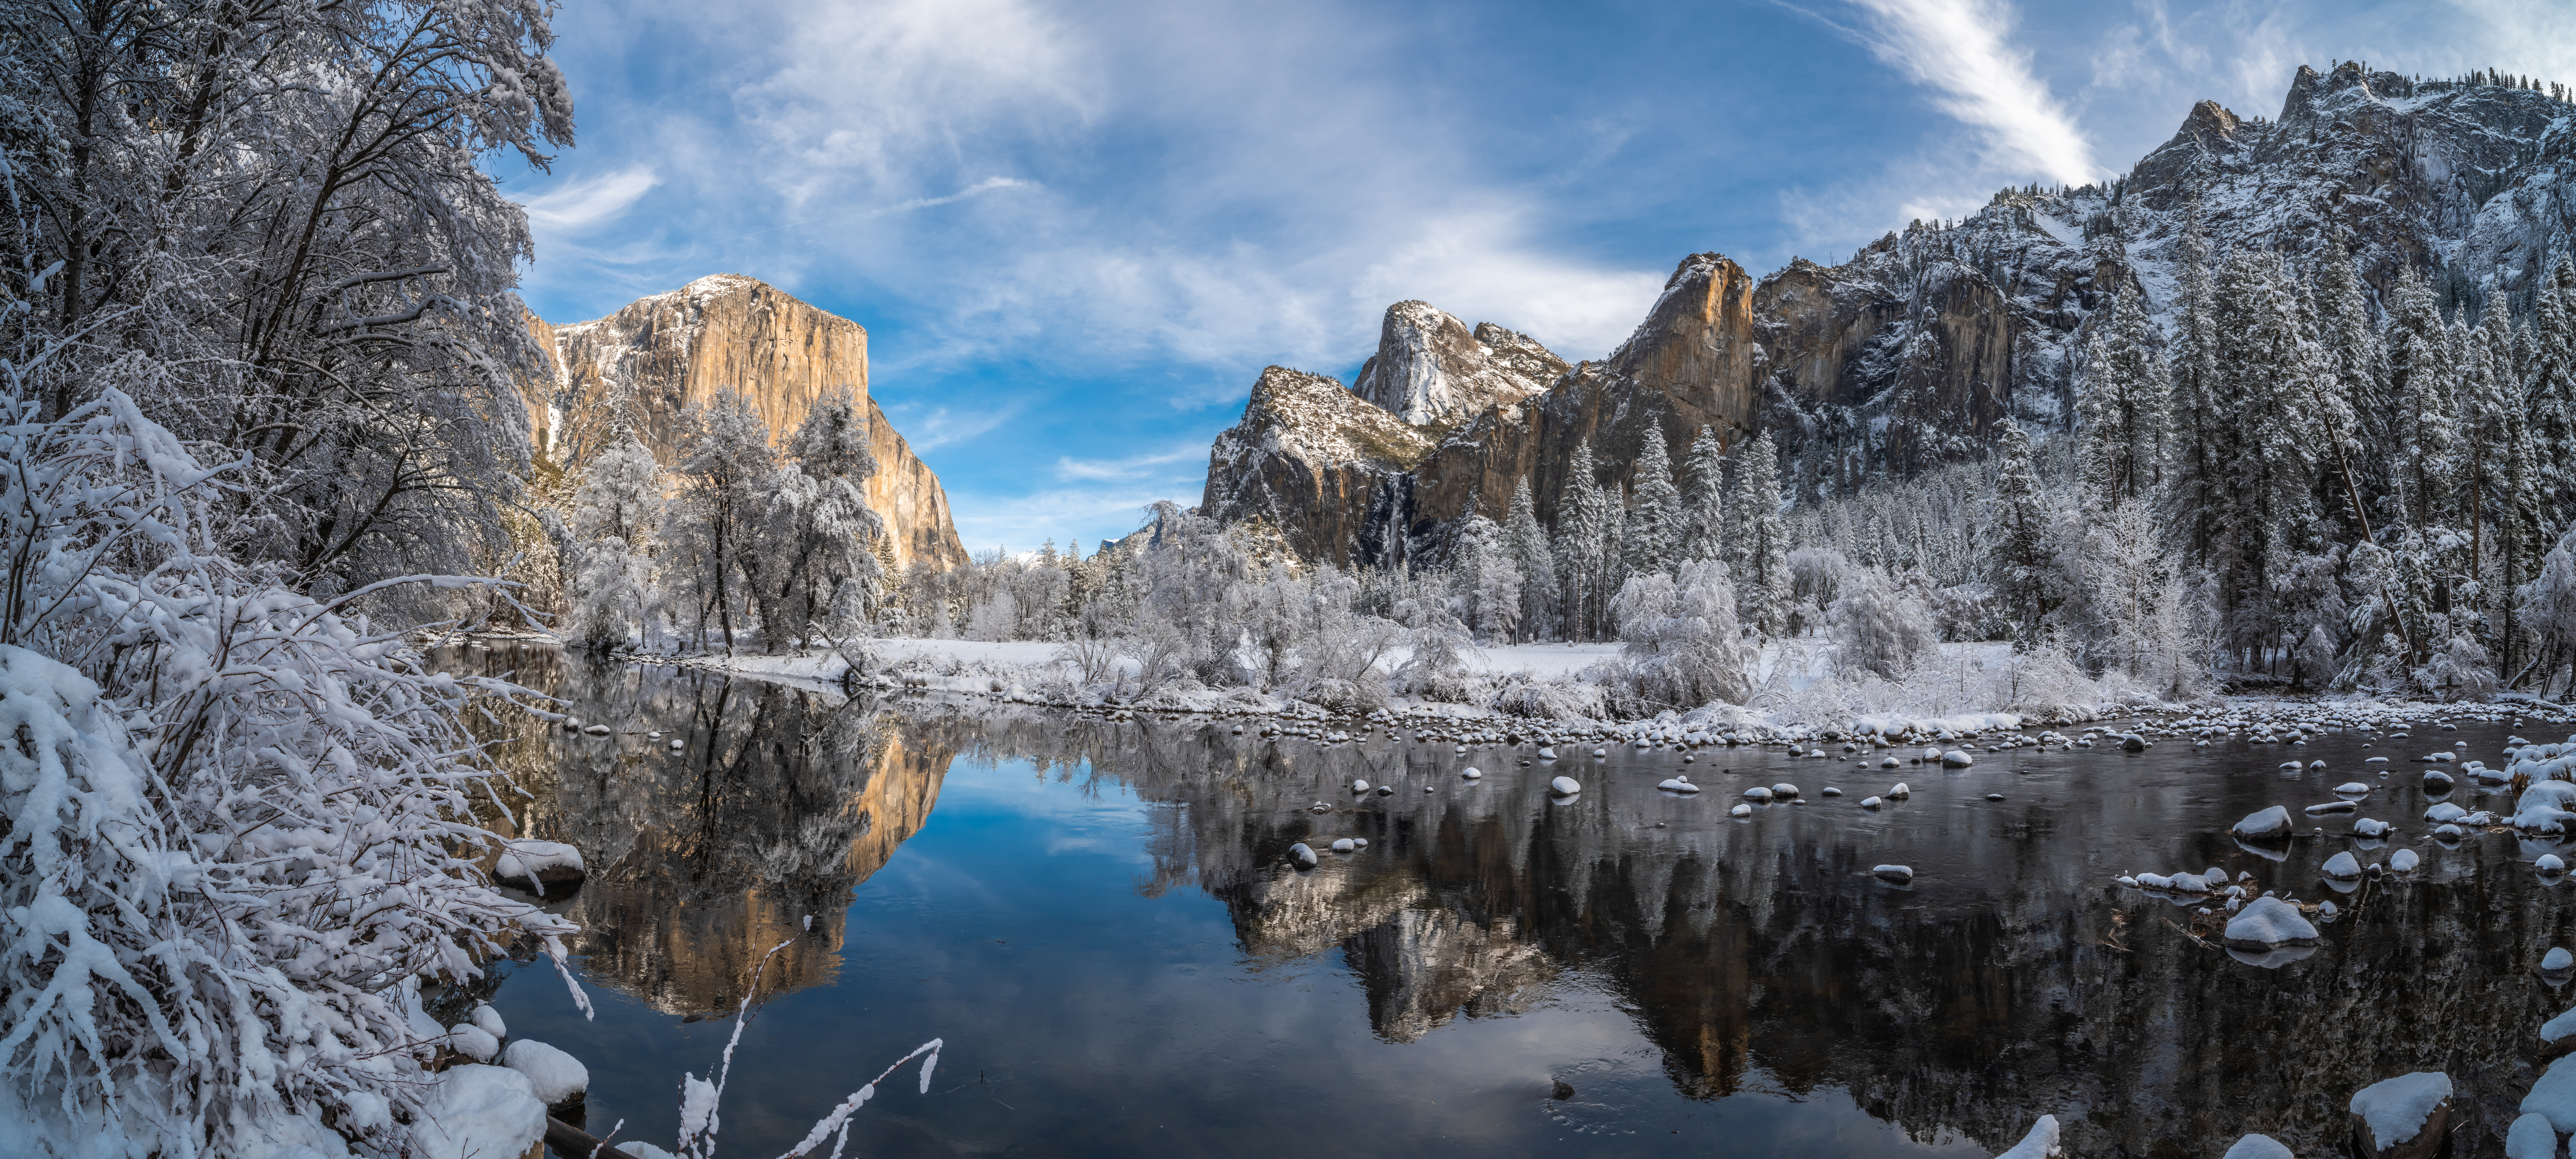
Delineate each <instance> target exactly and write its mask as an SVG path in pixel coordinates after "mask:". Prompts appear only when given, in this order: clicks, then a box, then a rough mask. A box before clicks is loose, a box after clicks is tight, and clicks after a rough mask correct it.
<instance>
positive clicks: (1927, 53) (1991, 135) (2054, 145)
mask: <svg viewBox="0 0 2576 1159" xmlns="http://www.w3.org/2000/svg"><path fill="white" fill-rule="evenodd" d="M1853 3H1854V4H1856V5H1857V6H1858V7H1860V8H1861V9H1862V10H1863V11H1865V12H1867V13H1868V14H1869V15H1870V17H1871V18H1872V19H1871V24H1872V26H1873V27H1872V29H1871V30H1870V32H1869V33H1868V34H1866V35H1864V36H1863V38H1862V43H1863V44H1866V45H1867V46H1868V47H1869V50H1870V52H1871V53H1872V54H1873V55H1875V56H1877V57H1878V58H1879V59H1880V60H1882V61H1885V62H1886V63H1887V64H1889V65H1890V66H1892V67H1895V68H1897V69H1900V70H1902V71H1903V72H1905V73H1906V74H1907V75H1909V76H1911V77H1913V78H1914V79H1915V80H1916V81H1917V82H1919V83H1922V84H1924V85H1927V86H1929V87H1931V88H1933V89H1935V90H1937V91H1939V92H1940V93H1941V94H1942V95H1941V96H1940V97H1939V98H1937V103H1938V105H1939V106H1940V108H1941V111H1943V112H1945V113H1947V114H1949V115H1950V116H1952V117H1956V118H1958V119H1959V120H1960V121H1962V122H1964V123H1966V124H1969V125H1973V126H1976V127H1977V128H1978V129H1980V130H1982V131H1983V132H1984V133H1985V135H1986V139H1987V142H1988V144H1989V145H1990V146H1991V147H1992V148H1993V149H1995V150H1996V151H1998V152H2001V153H2005V154H2009V155H2011V156H2012V157H2013V158H2014V159H2016V160H2018V161H2019V162H2020V163H2021V164H2022V165H2023V166H2026V167H2027V168H2028V169H2029V170H2030V171H2032V172H2034V173H2036V174H2038V175H2040V176H2044V177H2047V178H2049V179H2050V180H2053V181H2060V182H2065V183H2067V184H2081V183H2083V182H2087V181H2091V180H2093V179H2094V178H2095V177H2097V176H2100V175H2101V168H2100V166H2098V165H2097V164H2095V163H2094V160H2093V147H2092V145H2091V144H2090V143H2089V142H2087V141H2086V140H2085V137H2084V134H2083V133H2082V131H2080V130H2078V129H2077V128H2076V126H2075V122H2074V120H2073V119H2072V118H2071V117H2069V116H2068V115H2067V113H2066V111H2065V110H2064V109H2063V108H2062V107H2061V106H2060V105H2059V104H2058V101H2057V99H2056V98H2055V97H2053V96H2051V95H2050V94H2049V91H2048V86H2047V85H2046V84H2044V83H2042V82H2041V81H2040V79H2039V78H2038V77H2037V76H2036V75H2034V74H2033V73H2032V71H2031V66H2030V54H2029V53H2027V52H2025V51H2022V50H2020V49H2018V48H2015V47H2014V46H2013V45H2012V44H2011V43H2010V42H2009V40H2008V36H2009V34H2010V32H2011V31H2012V26H2013V12H2012V9H2011V8H2010V7H2008V6H2007V5H2005V4H2003V3H2001V2H2000V0H1853Z"/></svg>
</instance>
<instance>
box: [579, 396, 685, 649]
mask: <svg viewBox="0 0 2576 1159" xmlns="http://www.w3.org/2000/svg"><path fill="white" fill-rule="evenodd" d="M667 490H668V486H667V481H666V480H665V478H664V476H663V474H662V468H661V465H660V464H659V463H657V462H655V461H654V459H653V452H651V451H648V450H645V449H644V445H643V444H642V443H639V442H636V441H635V440H634V438H633V437H631V436H630V437H628V438H627V439H626V440H624V441H622V442H619V443H617V444H615V445H613V446H611V447H609V449H607V450H606V451H603V452H601V453H600V454H599V455H598V457H596V458H594V459H592V460H591V462H590V466H589V467H587V468H585V469H584V470H583V471H582V476H581V487H580V489H579V490H577V491H575V492H574V493H573V508H572V538H573V552H574V572H575V574H576V576H577V577H578V580H577V582H576V583H574V585H573V587H572V590H571V591H570V593H569V599H570V602H571V605H572V606H571V607H570V608H569V609H568V610H567V611H568V619H569V621H570V623H569V629H570V632H569V635H570V638H572V639H574V640H577V641H580V642H582V643H585V644H588V645H590V646H592V647H598V648H613V647H622V646H624V645H626V644H627V643H628V642H629V641H630V640H631V641H633V642H634V643H636V644H637V645H638V646H641V647H645V648H651V647H653V646H654V645H655V644H656V643H657V642H658V638H659V634H660V631H661V627H660V626H661V623H662V620H663V617H664V616H665V615H666V614H667V609H666V608H665V607H664V602H663V595H662V585H661V576H660V573H659V567H658V563H657V556H658V555H659V554H660V552H661V551H662V549H663V545H662V520H663V514H664V510H663V509H664V496H665V493H666V491H667Z"/></svg>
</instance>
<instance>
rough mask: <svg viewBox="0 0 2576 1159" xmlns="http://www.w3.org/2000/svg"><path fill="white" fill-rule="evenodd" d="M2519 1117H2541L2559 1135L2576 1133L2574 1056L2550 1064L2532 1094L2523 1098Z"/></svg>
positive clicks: (2532, 1089)
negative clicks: (2522, 1115)
mask: <svg viewBox="0 0 2576 1159" xmlns="http://www.w3.org/2000/svg"><path fill="white" fill-rule="evenodd" d="M2522 1113H2523V1114H2526V1115H2535V1114H2536V1115H2541V1116H2544V1117H2546V1118H2547V1119H2548V1120H2549V1125H2550V1127H2551V1128H2552V1129H2554V1130H2556V1131H2557V1132H2558V1133H2559V1134H2562V1135H2563V1134H2567V1133H2568V1132H2571V1131H2576V1055H2568V1056H2565V1057H2563V1058H2560V1059H2559V1060H2558V1061H2556V1062H2553V1063H2550V1064H2549V1069H2548V1070H2546V1071H2543V1072H2541V1075H2540V1081H2539V1082H2536V1083H2533V1084H2531V1093H2530V1094H2527V1095H2524V1096H2523V1097H2522Z"/></svg>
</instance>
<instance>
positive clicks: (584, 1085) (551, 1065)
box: [501, 1038, 590, 1107]
mask: <svg viewBox="0 0 2576 1159" xmlns="http://www.w3.org/2000/svg"><path fill="white" fill-rule="evenodd" d="M501 1065H502V1066H506V1067H508V1068H510V1069H511V1070H514V1071H517V1072H519V1073H520V1074H523V1075H526V1076H528V1086H529V1088H530V1089H531V1090H533V1091H534V1092H535V1093H536V1096H537V1101H539V1102H542V1103H544V1104H545V1105H547V1106H549V1107H560V1106H563V1105H564V1104H566V1103H577V1102H580V1101H581V1100H582V1096H583V1095H584V1094H587V1093H588V1092H589V1091H590V1068H589V1067H586V1066H583V1065H581V1060H580V1059H577V1058H574V1057H573V1056H571V1055H569V1054H566V1053H564V1052H563V1051H561V1050H558V1049H556V1048H554V1047H552V1046H548V1045H547V1044H545V1043H542V1042H538V1041H535V1040H533V1039H526V1038H522V1039H519V1040H517V1041H514V1042H512V1043H511V1044H510V1046H509V1048H508V1049H506V1050H504V1051H502V1052H501Z"/></svg>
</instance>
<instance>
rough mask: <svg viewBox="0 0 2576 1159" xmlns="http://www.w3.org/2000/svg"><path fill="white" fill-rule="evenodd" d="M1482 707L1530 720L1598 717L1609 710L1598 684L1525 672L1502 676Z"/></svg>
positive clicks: (1604, 714) (1606, 713)
mask: <svg viewBox="0 0 2576 1159" xmlns="http://www.w3.org/2000/svg"><path fill="white" fill-rule="evenodd" d="M1486 706H1487V707H1489V708H1492V709H1493V710H1494V711H1496V712H1500V713H1504V714H1507V715H1511V716H1523V717H1528V718H1530V719H1533V720H1587V719H1599V718H1601V717H1603V716H1606V715H1608V714H1609V711H1610V709H1609V702H1608V699H1607V698H1606V697H1605V696H1604V695H1603V693H1602V688H1601V686H1600V685H1598V684H1594V683H1592V682H1591V681H1588V680H1573V679H1566V678H1561V677H1560V678H1556V679H1547V680H1542V679H1540V678H1539V677H1537V676H1534V675H1532V674H1530V673H1528V672H1515V673H1511V674H1509V675H1506V676H1504V677H1503V678H1502V680H1501V681H1500V682H1499V683H1498V684H1497V685H1496V687H1495V689H1494V694H1493V696H1492V698H1490V699H1489V700H1487V701H1486Z"/></svg>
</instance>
